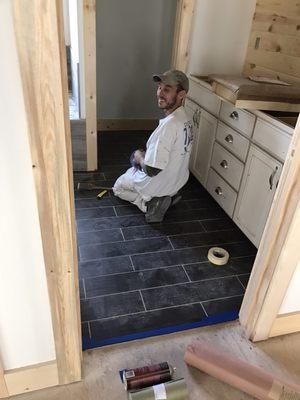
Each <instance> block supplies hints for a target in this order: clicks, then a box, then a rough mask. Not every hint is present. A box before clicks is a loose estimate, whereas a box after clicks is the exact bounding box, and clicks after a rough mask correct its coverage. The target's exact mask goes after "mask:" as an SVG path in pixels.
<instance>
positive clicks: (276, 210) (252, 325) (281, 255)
mask: <svg viewBox="0 0 300 400" xmlns="http://www.w3.org/2000/svg"><path fill="white" fill-rule="evenodd" d="M299 176H300V119H299V118H298V123H297V125H296V128H295V132H294V135H293V139H292V142H291V144H290V147H289V151H288V155H287V158H286V161H285V164H284V167H283V170H282V174H281V178H280V181H279V186H278V189H277V192H276V194H275V198H274V202H273V205H272V207H271V211H270V214H269V217H268V220H267V223H266V227H265V231H264V233H263V236H262V240H261V243H260V246H259V249H258V253H257V256H256V259H255V263H254V266H253V270H252V273H251V277H250V281H249V283H248V286H247V290H246V294H245V297H244V301H243V304H242V307H241V311H240V321H241V323H242V325H243V326H244V327H245V328H246V332H247V335H248V336H249V337H250V338H251V339H253V340H263V339H267V338H268V337H269V335H270V331H271V329H272V325H273V322H274V321H275V319H276V317H277V314H278V311H279V307H280V306H281V304H282V301H283V299H284V296H285V294H286V289H287V285H288V283H289V282H290V279H291V276H292V274H293V272H294V270H295V269H296V262H295V254H293V246H294V245H295V243H299V242H300V228H299V224H298V225H296V226H295V231H293V232H292V231H290V229H292V228H293V221H294V222H295V221H296V220H294V218H297V214H296V212H297V207H298V206H299V198H300V180H299ZM289 233H290V234H292V237H293V235H294V237H293V241H292V242H290V245H291V248H290V251H288V245H287V243H288V235H289ZM294 240H296V242H295V241H294ZM286 257H287V258H286ZM282 260H285V261H286V260H287V262H283V263H282ZM289 263H290V264H289ZM273 279H274V281H273ZM278 280H279V281H280V285H278V284H277V285H276V288H275V287H274V284H275V283H276V282H277V283H278ZM275 289H276V290H275ZM268 315H269V316H268Z"/></svg>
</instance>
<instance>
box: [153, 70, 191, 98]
mask: <svg viewBox="0 0 300 400" xmlns="http://www.w3.org/2000/svg"><path fill="white" fill-rule="evenodd" d="M153 80H154V82H163V83H165V84H167V85H170V86H177V85H181V87H182V88H183V89H184V90H185V91H186V92H188V90H189V78H188V77H187V76H186V74H185V73H184V72H182V71H179V70H177V69H172V70H170V71H166V72H164V73H163V74H157V75H153Z"/></svg>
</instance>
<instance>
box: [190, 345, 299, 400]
mask: <svg viewBox="0 0 300 400" xmlns="http://www.w3.org/2000/svg"><path fill="white" fill-rule="evenodd" d="M184 360H185V362H186V363H187V364H189V365H191V366H193V367H195V368H198V369H199V370H201V371H203V372H206V373H207V374H209V375H211V376H213V377H214V378H217V379H220V380H221V381H223V382H225V383H228V384H229V385H232V386H234V387H235V388H237V389H240V390H242V391H243V392H245V393H248V394H250V395H251V396H253V397H255V398H257V399H259V400H300V386H299V385H296V384H290V383H287V382H284V381H282V380H281V379H277V378H275V377H274V376H272V375H271V374H268V373H267V372H265V371H264V370H262V369H260V368H257V367H254V366H252V365H250V364H248V363H247V362H244V361H242V360H239V359H238V358H235V357H232V356H230V355H229V354H226V353H221V352H218V351H216V350H214V349H213V348H211V347H208V346H207V344H206V343H203V342H201V341H199V340H196V341H194V342H193V343H192V344H191V345H189V346H188V348H187V350H186V352H185V355H184Z"/></svg>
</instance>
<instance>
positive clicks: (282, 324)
mask: <svg viewBox="0 0 300 400" xmlns="http://www.w3.org/2000/svg"><path fill="white" fill-rule="evenodd" d="M194 9H195V1H194V0H177V12H176V21H175V30H174V40H173V52H172V68H176V69H181V70H183V71H185V72H186V71H187V67H188V62H189V46H190V36H191V27H192V20H193V14H194ZM299 176H300V122H299V118H298V123H297V126H296V129H295V132H294V135H293V138H292V141H291V144H290V148H289V151H288V154H287V157H286V160H285V163H284V167H283V170H282V174H281V178H280V182H279V186H278V189H277V192H276V194H275V197H274V200H273V204H272V207H271V210H270V213H269V217H268V220H267V223H266V226H265V230H264V233H263V236H262V240H261V243H260V246H259V249H258V253H257V257H256V260H255V263H254V266H253V270H252V273H251V277H250V281H249V283H248V286H247V289H246V293H245V296H244V300H243V304H242V307H241V310H240V316H239V317H240V322H241V324H242V325H243V326H244V327H245V330H246V334H247V336H248V337H249V338H251V339H252V340H254V341H256V340H264V339H267V338H268V337H270V336H274V335H275V334H276V332H281V333H285V332H286V333H288V332H291V331H292V329H297V330H300V313H292V314H291V315H287V316H284V315H280V316H278V312H279V309H280V307H281V304H282V301H283V299H284V297H285V294H286V291H287V289H288V286H289V283H290V281H291V279H292V277H293V274H294V272H295V269H296V267H297V254H298V253H296V252H295V251H294V248H295V238H296V240H298V243H300V228H299V227H297V226H296V225H295V218H297V216H296V211H297V207H298V206H299V204H298V199H299V198H300V187H299V185H300V180H299ZM297 178H298V180H297ZM291 227H293V231H292V232H291V229H292V228H291ZM289 237H293V238H294V240H293V241H292V240H288V238H289ZM278 282H280V285H278ZM289 326H290V328H289Z"/></svg>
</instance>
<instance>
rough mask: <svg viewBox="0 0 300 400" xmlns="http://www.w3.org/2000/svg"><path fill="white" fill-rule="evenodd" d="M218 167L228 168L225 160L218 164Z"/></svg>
mask: <svg viewBox="0 0 300 400" xmlns="http://www.w3.org/2000/svg"><path fill="white" fill-rule="evenodd" d="M220 165H221V167H222V168H224V169H227V168H228V162H227V161H226V160H223V161H222V162H220Z"/></svg>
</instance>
